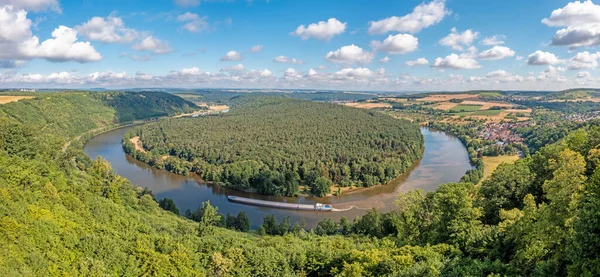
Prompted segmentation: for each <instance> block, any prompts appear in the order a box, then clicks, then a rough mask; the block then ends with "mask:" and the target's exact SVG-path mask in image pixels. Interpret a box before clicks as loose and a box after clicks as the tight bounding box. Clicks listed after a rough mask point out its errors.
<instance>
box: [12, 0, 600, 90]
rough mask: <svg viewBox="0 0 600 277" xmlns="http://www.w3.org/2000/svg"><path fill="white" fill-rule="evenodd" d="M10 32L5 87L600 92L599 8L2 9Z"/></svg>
mask: <svg viewBox="0 0 600 277" xmlns="http://www.w3.org/2000/svg"><path fill="white" fill-rule="evenodd" d="M356 10H360V11H361V12H360V13H356V12H355V11H356ZM515 13H519V14H523V15H526V16H513V15H514V14H515ZM266 19H268V20H266ZM0 22H1V23H2V24H1V26H2V27H0V28H1V29H2V30H3V31H0V41H2V43H0V88H11V87H60V88H82V87H85V88H88V87H91V88H94V87H103V88H107V89H123V88H137V87H156V88H159V87H160V88H173V87H177V88H204V87H226V88H244V87H259V88H265V89H268V88H270V89H298V88H315V89H335V90H348V89H351V90H369V91H394V92H396V91H439V90H444V91H465V90H478V89H482V88H485V89H486V90H532V91H546V90H564V89H568V88H572V87H600V76H598V73H597V72H598V71H597V70H596V69H598V59H600V51H598V50H597V48H598V45H600V29H598V26H600V5H598V4H596V3H594V2H592V1H591V0H586V1H571V2H569V1H565V0H534V1H526V2H523V1H521V2H518V1H484V2H482V3H479V4H477V5H473V4H471V3H468V1H456V0H407V1H384V2H379V3H378V4H377V5H373V3H372V2H370V1H367V0H356V1H346V2H344V4H343V5H340V4H339V2H337V1H320V2H310V3H306V2H304V1H280V0H272V1H271V0H252V1H248V0H246V1H200V0H193V1H190V0H186V1H182V0H173V1H152V2H148V1H142V0H129V1H127V5H123V3H122V1H118V0H103V1H98V0H88V1H78V0H44V1H15V0H5V1H2V0H0ZM273 22H276V24H273Z"/></svg>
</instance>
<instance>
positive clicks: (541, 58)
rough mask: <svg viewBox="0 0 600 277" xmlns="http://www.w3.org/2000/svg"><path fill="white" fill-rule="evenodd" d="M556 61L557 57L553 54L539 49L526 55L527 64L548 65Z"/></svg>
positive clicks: (557, 60)
mask: <svg viewBox="0 0 600 277" xmlns="http://www.w3.org/2000/svg"><path fill="white" fill-rule="evenodd" d="M558 62H559V59H558V58H557V57H556V56H555V55H554V54H552V53H550V52H543V51H541V50H537V51H535V52H534V53H533V54H531V55H529V56H527V64H529V65H549V64H556V63H558Z"/></svg>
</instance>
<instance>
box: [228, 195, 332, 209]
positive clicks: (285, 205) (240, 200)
mask: <svg viewBox="0 0 600 277" xmlns="http://www.w3.org/2000/svg"><path fill="white" fill-rule="evenodd" d="M227 200H229V201H231V202H235V203H242V204H247V205H253V206H262V207H269V208H277V209H288V210H300V211H317V212H330V211H332V210H333V207H331V205H329V204H321V203H315V204H314V205H311V204H300V203H285V202H275V201H266V200H258V199H251V198H245V197H239V196H233V195H230V196H227Z"/></svg>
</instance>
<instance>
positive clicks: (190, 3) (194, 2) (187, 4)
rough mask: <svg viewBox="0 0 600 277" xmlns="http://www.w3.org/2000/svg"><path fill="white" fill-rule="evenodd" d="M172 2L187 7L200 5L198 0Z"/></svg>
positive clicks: (176, 0) (175, 0) (174, 0)
mask: <svg viewBox="0 0 600 277" xmlns="http://www.w3.org/2000/svg"><path fill="white" fill-rule="evenodd" d="M173 3H175V5H177V6H180V7H184V8H189V7H196V6H198V5H200V0H173Z"/></svg>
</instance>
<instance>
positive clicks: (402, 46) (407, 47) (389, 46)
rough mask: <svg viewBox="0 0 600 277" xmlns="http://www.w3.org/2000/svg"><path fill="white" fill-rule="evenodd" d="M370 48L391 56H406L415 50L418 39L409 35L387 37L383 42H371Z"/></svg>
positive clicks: (417, 45)
mask: <svg viewBox="0 0 600 277" xmlns="http://www.w3.org/2000/svg"><path fill="white" fill-rule="evenodd" d="M371 47H373V49H375V50H376V51H378V52H385V53H389V54H392V55H396V54H406V53H409V52H412V51H415V50H417V48H418V47H419V39H417V38H416V37H414V36H412V35H409V34H397V35H395V36H392V35H389V36H388V37H387V38H386V39H384V40H383V42H379V41H376V40H374V41H371Z"/></svg>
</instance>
